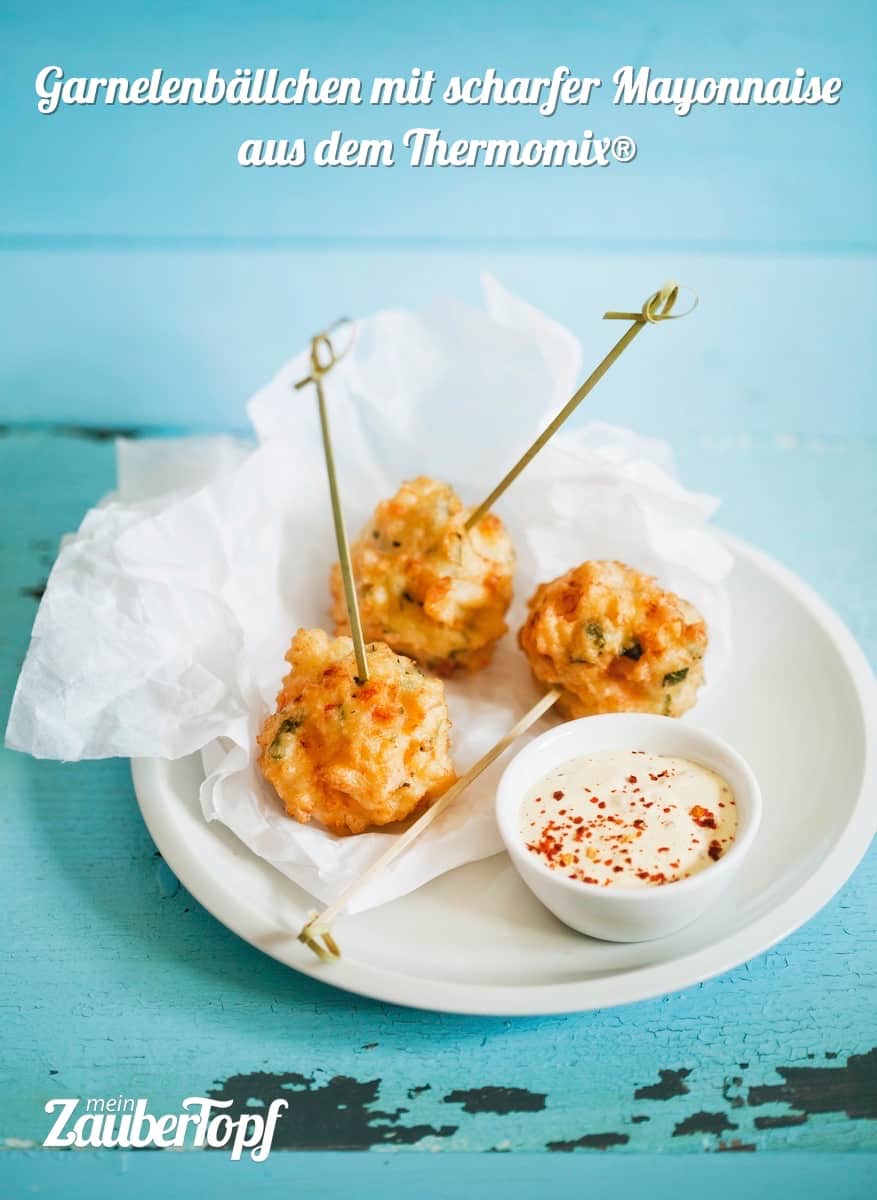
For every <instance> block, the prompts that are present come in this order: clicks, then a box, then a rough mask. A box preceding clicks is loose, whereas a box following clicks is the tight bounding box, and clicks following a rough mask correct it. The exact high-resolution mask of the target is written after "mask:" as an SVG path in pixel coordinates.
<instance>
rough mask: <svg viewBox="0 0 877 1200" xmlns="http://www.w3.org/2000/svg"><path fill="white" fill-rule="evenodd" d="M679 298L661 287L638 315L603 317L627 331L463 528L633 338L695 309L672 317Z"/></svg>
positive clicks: (673, 289) (474, 519) (474, 520)
mask: <svg viewBox="0 0 877 1200" xmlns="http://www.w3.org/2000/svg"><path fill="white" fill-rule="evenodd" d="M678 297H679V285H678V284H677V283H672V282H669V283H665V284H664V286H663V287H662V288H661V289H660V290H659V291H657V292H655V293H654V295H652V296H649V298H648V300H647V301H646V302H645V304H644V305H643V306H642V309H641V311H640V312H638V313H636V312H607V313H604V314H603V320H604V321H632V322H633V324H632V325H631V327H630V329H628V330H627V331H626V333H624V334H622V336H621V337H620V338H619V339H618V341H617V342H616V343H615V345H614V346H613V347H612V349H611V350H610V351H609V353H608V354H607V355H606V357H605V358H604V359H603V360H602V362H600V363H599V364H598V365H597V366H596V367H595V368H594V370H593V371H592V372H591V374H590V375H589V376H588V378H587V379H586V380H585V382H584V383H583V384H582V386H581V387H580V388H579V390H578V391H577V392H576V393H575V395H573V396H572V397H571V399H570V400H568V401H567V403H566V404H565V405H564V406H563V408H562V409H561V410H560V412H559V413H558V414H557V416H556V417H555V418H554V420H553V421H552V422H551V424H550V425H548V426H547V427H546V428H545V429H544V430H543V431H542V433H540V434H539V436H538V437H537V438H536V441H535V442H534V443H533V445H532V446H530V448H529V449H528V450H525V451H524V453H523V454H522V455H521V457H520V458H519V459H518V461H517V462H516V463H515V465H514V466H513V467H512V468H511V470H510V471H509V472H508V473H507V474H506V475H504V476H503V478H502V479H501V480H500V481H499V483H498V484H497V485H496V487H495V488H494V489H493V491H492V492H491V493H490V495H489V496H488V497H487V498H486V499H485V500H482V502H481V503H480V504H479V505H478V507H477V508H475V509H473V510H472V512H471V513H470V514H469V516H468V518H467V520H466V528H467V529H471V528H472V527H473V526H474V525H477V524H478V522H479V521H480V520H481V518H482V517H483V516H484V515H485V514H486V513H487V512H489V511H490V509H491V508H493V506H494V504H495V503H496V502H497V500H498V499H499V498H500V496H501V495H502V494H503V492H504V491H505V490H506V488H507V487H508V486H509V485H510V484H512V483H514V481H515V480H516V479H517V477H518V476H519V475H520V473H521V472H522V471H523V470H524V468H525V467H526V466H527V465H528V463H530V462H531V461H532V460H533V459H534V458H535V457H536V455H537V454H538V453H539V451H540V450H541V449H542V447H543V446H544V445H545V444H546V442H548V441H549V440H550V439H551V438H552V437H553V436H554V435H555V433H557V431H558V429H560V427H561V425H563V423H564V421H566V419H567V418H568V417H570V416H571V415H572V414H573V413H574V412H575V410H576V409H577V408H578V406H579V405H580V404H581V402H582V401H583V400H584V398H585V396H587V395H588V393H589V392H590V391H591V390H592V389H593V388H594V387H595V386H596V385H597V384H598V383H599V382H600V380H601V379H602V378H603V376H604V375H605V374H606V372H607V371H608V370H609V368H610V367H611V366H612V364H613V363H614V362H615V361H616V360H617V359H618V358H620V357H621V355H622V354H623V353H624V351H625V350H626V349H627V347H628V346H629V345H630V344H631V342H632V341H633V340H634V338H635V337H636V336H637V334H638V333H639V332H640V331H641V330H643V329H645V327H646V325H656V324H658V323H659V322H660V321H675V320H678V319H679V318H680V317H687V316H688V313H690V312H692V311H693V310H694V309H695V308H696V307H697V297H695V300H694V304H693V305H692V306H691V308H689V309H688V310H687V311H686V312H684V313H677V314H675V315H674V314H673V313H672V309H673V306H674V305H675V303H676V301H677V299H678Z"/></svg>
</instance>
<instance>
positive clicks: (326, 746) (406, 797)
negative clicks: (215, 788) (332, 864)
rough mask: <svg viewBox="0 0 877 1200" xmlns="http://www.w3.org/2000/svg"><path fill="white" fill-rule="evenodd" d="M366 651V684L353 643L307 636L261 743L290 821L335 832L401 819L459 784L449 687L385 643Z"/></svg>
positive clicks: (299, 639) (296, 649) (298, 640)
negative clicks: (358, 678) (359, 680)
mask: <svg viewBox="0 0 877 1200" xmlns="http://www.w3.org/2000/svg"><path fill="white" fill-rule="evenodd" d="M367 652H368V664H369V680H368V683H366V684H363V685H360V684H358V683H357V682H356V658H355V656H354V653H353V643H352V642H351V640H350V638H346V637H340V638H330V637H329V636H328V634H326V633H324V632H323V630H322V629H300V630H299V631H298V633H296V635H295V637H294V638H293V639H292V644H291V645H290V647H289V650H288V652H287V654H286V658H287V661H288V662H289V664H290V671H289V674H288V675H287V676H286V678H285V679H284V681H283V686H282V688H281V689H280V692H279V694H278V696H277V711H276V712H275V713H272V715H271V716H269V717H268V718H267V720H266V721H265V724H264V725H263V727H262V731H261V733H260V734H259V737H258V741H259V745H260V746H261V750H262V752H261V755H260V757H259V768H260V770H261V771H262V774H263V775H264V776H265V778H266V779H267V780H268V781H269V782H270V783H271V784H272V785H273V786H274V788H275V790H276V792H277V794H278V795H279V796H280V798H281V800H282V801H283V803H284V805H285V806H286V811H287V812H288V813H289V815H290V816H291V817H294V818H295V820H296V821H301V822H303V823H305V824H307V822H309V821H310V820H311V819H314V820H317V821H320V822H321V823H322V824H323V825H325V826H326V827H327V829H330V830H331V831H332V832H333V833H362V831H363V830H365V829H367V828H369V826H374V825H386V824H388V823H389V822H391V821H400V820H402V819H404V818H405V817H407V816H409V815H410V814H411V813H412V812H413V811H414V810H415V809H416V808H417V807H418V806H419V805H421V804H425V803H427V802H428V801H430V800H432V799H434V798H435V797H436V796H439V795H441V793H442V792H443V791H445V789H446V788H447V787H449V786H450V784H451V783H452V782H453V781H454V778H455V775H454V769H453V766H452V764H451V752H450V730H451V722H450V718H449V717H448V710H447V706H446V705H445V695H444V687H443V685H442V683H441V681H440V680H438V679H430V678H427V677H426V676H424V675H423V674H422V673H421V672H420V670H418V668H417V666H416V665H415V664H414V663H413V662H411V661H410V660H409V659H406V658H402V657H400V656H399V655H397V654H394V653H393V651H392V650H391V649H390V648H389V646H385V645H383V643H380V642H376V643H372V644H370V645H369V646H368V647H367Z"/></svg>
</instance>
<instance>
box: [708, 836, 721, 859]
mask: <svg viewBox="0 0 877 1200" xmlns="http://www.w3.org/2000/svg"><path fill="white" fill-rule="evenodd" d="M707 854H709V856H710V858H711V859H712V860H713V862H718V861H719V859H720V858H721V857H722V843H721V842H719V841H717V840H716V839H715V838H713V840H712V841H711V842H710V845H709V850H708V851H707Z"/></svg>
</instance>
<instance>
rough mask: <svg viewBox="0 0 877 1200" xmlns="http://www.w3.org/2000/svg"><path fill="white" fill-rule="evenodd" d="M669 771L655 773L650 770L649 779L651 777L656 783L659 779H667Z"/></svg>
mask: <svg viewBox="0 0 877 1200" xmlns="http://www.w3.org/2000/svg"><path fill="white" fill-rule="evenodd" d="M669 773H670V772H669V771H661V772H660V773H659V774H657V775H653V774H652V773H651V771H649V779H651V781H652V783H655V782H656V781H657V780H658V779H666V778H667V776H668V775H669Z"/></svg>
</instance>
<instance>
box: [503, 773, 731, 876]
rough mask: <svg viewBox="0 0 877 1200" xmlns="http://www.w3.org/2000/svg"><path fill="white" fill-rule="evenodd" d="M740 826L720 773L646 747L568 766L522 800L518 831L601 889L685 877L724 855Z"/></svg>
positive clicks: (553, 863) (556, 864) (546, 857)
mask: <svg viewBox="0 0 877 1200" xmlns="http://www.w3.org/2000/svg"><path fill="white" fill-rule="evenodd" d="M736 832H737V806H736V804H735V803H734V797H733V795H732V793H731V789H730V788H729V787H728V785H727V783H725V781H724V779H722V777H721V776H720V775H717V774H716V773H715V771H711V770H709V768H708V767H702V766H701V765H700V764H699V763H695V762H690V761H689V760H688V759H685V758H669V757H665V756H664V755H659V754H648V753H647V752H646V751H642V750H604V751H601V752H600V753H598V754H588V755H584V756H583V757H581V758H574V759H571V760H570V761H569V762H565V763H562V764H561V765H560V766H559V767H555V768H554V769H553V770H552V771H549V773H548V774H547V775H546V776H545V777H544V778H543V779H541V780H540V781H539V782H538V783H537V784H536V785H535V787H533V788H531V789H530V791H529V793H528V795H527V797H526V799H525V800H524V803H523V805H522V807H521V837H522V838H523V839H524V842H525V844H526V846H527V848H528V849H529V850H530V851H531V853H533V854H535V855H537V856H538V857H539V858H540V859H541V860H542V862H544V863H545V864H546V865H547V866H549V867H551V868H552V869H553V870H555V871H558V872H561V873H563V874H564V875H566V876H568V877H569V878H570V879H577V880H579V881H581V882H582V883H587V884H592V885H597V886H599V887H619V888H635V887H649V886H652V887H654V886H656V885H660V884H664V883H675V882H676V881H677V880H679V879H686V878H687V877H688V876H689V875H695V874H696V873H697V872H698V871H702V870H704V868H705V867H709V866H711V865H712V864H713V863H714V862H716V861H717V860H718V859H719V858H721V856H722V855H723V854H724V852H725V851H726V850H727V848H728V846H730V844H731V842H733V840H734V837H735V835H736Z"/></svg>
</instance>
